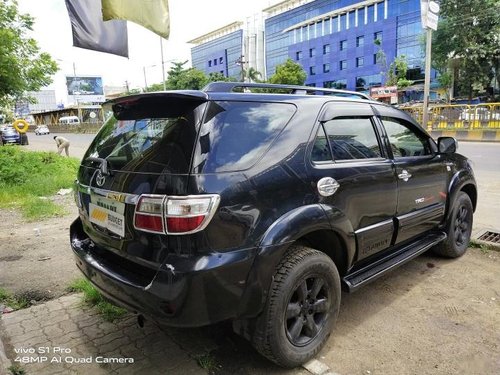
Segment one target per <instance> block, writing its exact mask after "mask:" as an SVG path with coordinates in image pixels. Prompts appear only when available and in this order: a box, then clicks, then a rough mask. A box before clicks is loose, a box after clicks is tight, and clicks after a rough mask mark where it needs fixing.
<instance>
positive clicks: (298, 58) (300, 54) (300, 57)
mask: <svg viewBox="0 0 500 375" xmlns="http://www.w3.org/2000/svg"><path fill="white" fill-rule="evenodd" d="M300 59H302V51H298V52H296V53H295V60H300Z"/></svg>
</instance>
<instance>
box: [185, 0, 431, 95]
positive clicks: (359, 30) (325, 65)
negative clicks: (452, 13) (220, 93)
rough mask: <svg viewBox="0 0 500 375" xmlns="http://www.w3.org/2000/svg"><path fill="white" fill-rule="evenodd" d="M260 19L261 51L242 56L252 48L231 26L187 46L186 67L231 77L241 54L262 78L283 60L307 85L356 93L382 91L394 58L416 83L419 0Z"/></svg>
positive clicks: (305, 7)
mask: <svg viewBox="0 0 500 375" xmlns="http://www.w3.org/2000/svg"><path fill="white" fill-rule="evenodd" d="M263 15H264V26H263V38H262V41H263V44H264V47H265V53H264V48H263V50H262V53H260V52H255V53H254V54H253V55H252V56H250V58H247V57H245V56H246V55H251V54H250V53H249V51H253V49H252V48H248V46H247V44H248V39H249V38H248V36H245V31H243V30H242V25H243V23H242V22H239V23H234V24H231V25H228V26H226V27H224V28H221V29H218V30H215V31H214V32H212V33H209V34H206V35H204V36H202V37H200V38H197V39H195V40H193V41H191V43H195V44H197V45H196V46H195V47H193V48H192V50H191V55H192V62H193V66H194V67H196V68H198V69H200V70H202V71H204V72H205V73H207V74H208V73H211V72H221V73H223V74H224V75H226V76H230V77H234V78H239V77H240V76H241V68H242V67H241V65H238V64H236V62H237V61H238V60H239V59H240V57H242V56H243V60H245V59H248V60H250V66H253V65H255V66H257V67H262V68H260V69H258V70H259V71H260V72H261V73H263V76H264V77H267V78H269V77H270V76H271V75H273V74H274V73H275V70H276V66H277V65H278V64H282V63H283V62H285V61H286V59H287V58H291V59H292V60H294V61H297V62H298V63H300V64H301V65H302V67H303V68H304V70H305V71H306V72H307V80H306V84H307V85H310V86H317V87H332V88H345V89H348V90H359V91H364V90H369V88H370V87H372V86H382V85H383V84H384V83H385V75H386V72H387V69H388V67H389V65H390V64H391V63H392V62H393V61H394V58H395V57H396V56H401V55H405V56H406V58H407V60H408V67H409V70H408V78H409V79H411V80H414V81H416V82H417V83H418V82H419V81H423V72H424V51H423V47H422V44H423V35H424V31H423V30H422V27H421V24H420V22H421V21H420V0H364V1H359V0H314V1H313V0H288V1H282V2H279V3H278V4H275V5H273V6H270V7H268V8H266V9H264V10H263ZM236 25H238V27H239V28H240V30H234V29H231V27H233V28H234V27H236ZM247 35H260V34H259V33H258V32H257V33H255V34H252V33H249V32H247ZM245 40H247V42H245ZM258 45H259V43H257V42H256V46H258ZM254 49H255V50H256V51H259V49H258V48H254ZM381 52H383V53H381ZM383 56H385V57H383ZM257 57H258V58H257ZM240 60H241V59H240ZM258 60H262V61H258ZM252 61H254V62H253V63H252ZM246 68H247V67H245V69H246ZM433 76H434V73H433Z"/></svg>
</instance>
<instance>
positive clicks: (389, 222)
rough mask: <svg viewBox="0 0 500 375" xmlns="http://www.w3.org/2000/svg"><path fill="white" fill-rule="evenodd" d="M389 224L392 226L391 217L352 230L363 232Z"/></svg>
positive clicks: (358, 232) (357, 232)
mask: <svg viewBox="0 0 500 375" xmlns="http://www.w3.org/2000/svg"><path fill="white" fill-rule="evenodd" d="M389 225H390V226H394V223H393V221H392V219H388V220H384V221H381V222H378V223H375V224H372V225H368V226H367V227H363V228H360V229H358V230H356V231H354V234H361V233H365V232H368V231H371V230H373V229H377V228H380V227H384V226H389Z"/></svg>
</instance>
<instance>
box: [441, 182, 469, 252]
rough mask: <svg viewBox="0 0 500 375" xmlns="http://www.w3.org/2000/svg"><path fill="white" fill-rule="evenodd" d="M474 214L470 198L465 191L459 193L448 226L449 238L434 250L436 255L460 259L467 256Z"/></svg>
mask: <svg viewBox="0 0 500 375" xmlns="http://www.w3.org/2000/svg"><path fill="white" fill-rule="evenodd" d="M473 212H474V208H473V207H472V202H471V200H470V198H469V196H468V195H467V194H466V193H464V192H463V191H461V192H459V193H458V195H457V198H456V199H455V203H454V205H453V208H452V211H451V215H450V219H449V222H448V223H447V224H446V229H447V235H448V237H447V238H446V240H445V241H444V242H442V243H440V244H438V245H437V246H435V247H434V248H433V251H434V252H435V253H436V254H438V255H442V256H445V257H448V258H458V257H460V256H462V255H464V254H465V251H466V250H467V247H468V246H469V242H470V236H471V233H472V219H473Z"/></svg>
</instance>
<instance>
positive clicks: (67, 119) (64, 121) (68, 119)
mask: <svg viewBox="0 0 500 375" xmlns="http://www.w3.org/2000/svg"><path fill="white" fill-rule="evenodd" d="M59 124H61V125H80V119H79V118H78V116H64V117H61V118H60V119H59Z"/></svg>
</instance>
